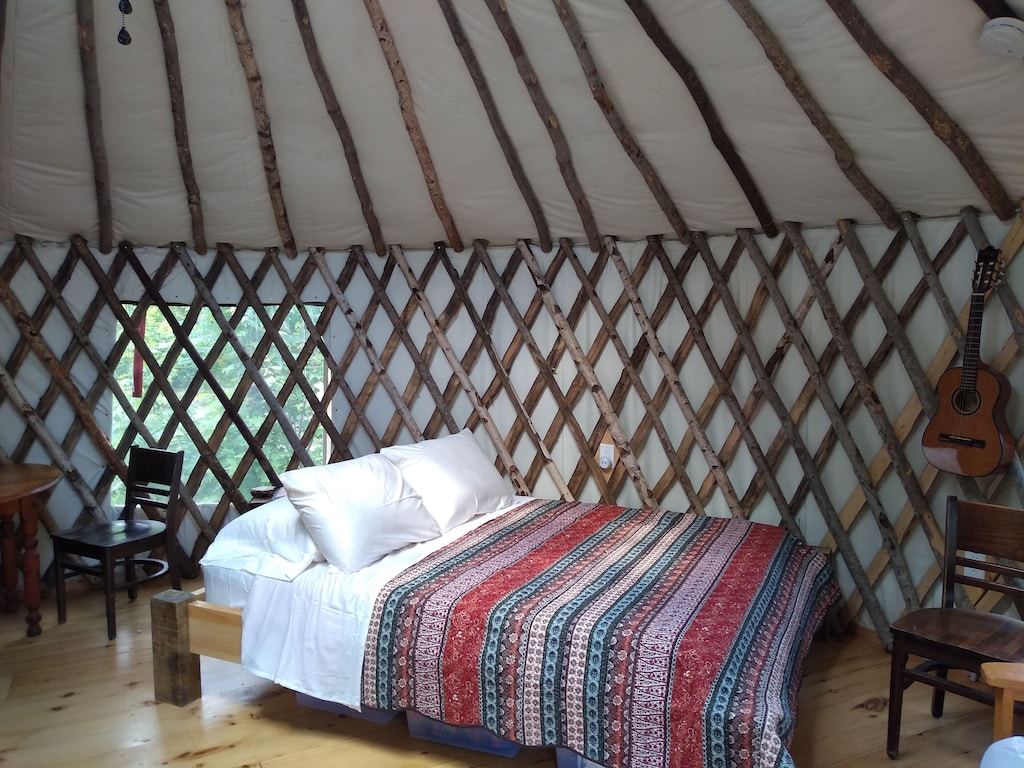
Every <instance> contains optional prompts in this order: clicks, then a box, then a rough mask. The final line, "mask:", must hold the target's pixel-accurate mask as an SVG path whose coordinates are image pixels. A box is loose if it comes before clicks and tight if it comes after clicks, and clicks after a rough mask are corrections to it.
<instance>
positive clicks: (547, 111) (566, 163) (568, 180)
mask: <svg viewBox="0 0 1024 768" xmlns="http://www.w3.org/2000/svg"><path fill="white" fill-rule="evenodd" d="M484 4H485V5H486V6H487V9H488V10H489V11H490V12H491V15H492V16H493V17H494V22H495V24H497V25H498V31H499V32H501V36H502V37H504V38H505V43H506V45H508V50H509V53H510V54H511V56H512V60H513V61H514V62H515V65H516V70H517V71H518V72H519V77H520V78H522V81H523V85H524V86H525V87H526V91H527V93H528V94H529V95H530V99H531V100H532V101H533V105H534V108H536V110H537V115H538V116H539V117H540V119H541V122H542V123H543V124H544V128H545V129H547V132H548V136H549V137H550V139H551V144H552V147H553V148H554V151H555V160H556V162H557V163H558V170H559V171H560V172H561V174H562V179H563V181H564V182H565V186H566V189H567V190H568V191H569V195H570V197H572V200H573V202H574V203H575V204H576V211H577V213H578V214H579V217H580V223H581V224H582V225H583V231H584V232H585V233H586V235H587V245H589V246H590V250H591V251H593V252H594V253H597V252H598V251H599V250H600V249H601V234H600V232H599V230H598V227H597V222H596V221H595V219H594V212H593V210H592V209H591V207H590V201H589V200H588V199H587V194H586V192H585V191H584V189H583V185H582V184H581V183H580V180H579V177H578V176H577V175H576V166H575V165H574V164H573V161H572V151H571V150H570V148H569V141H568V139H567V138H566V136H565V132H564V131H563V130H562V127H561V122H560V121H559V119H558V115H557V114H556V113H555V109H554V107H553V106H552V105H551V102H550V101H548V98H547V96H545V94H544V89H543V88H542V87H541V84H540V76H539V75H538V74H537V70H535V69H534V67H533V64H532V63H530V59H529V57H528V56H527V55H526V49H525V48H524V47H523V41H522V40H521V39H520V38H519V33H518V32H516V28H515V25H514V24H513V23H512V17H511V16H510V15H509V13H508V9H507V8H506V6H505V3H504V2H503V0H484ZM527 250H528V249H527Z"/></svg>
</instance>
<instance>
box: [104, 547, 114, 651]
mask: <svg viewBox="0 0 1024 768" xmlns="http://www.w3.org/2000/svg"><path fill="white" fill-rule="evenodd" d="M114 564H115V563H114V558H113V557H112V556H111V555H109V554H107V555H106V556H105V557H104V558H103V596H104V598H105V599H106V604H107V639H109V640H113V639H114V638H115V637H117V620H116V618H115V617H114Z"/></svg>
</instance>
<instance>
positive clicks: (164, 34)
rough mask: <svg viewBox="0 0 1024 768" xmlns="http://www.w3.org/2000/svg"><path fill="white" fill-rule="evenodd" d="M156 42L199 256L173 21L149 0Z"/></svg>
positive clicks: (201, 244)
mask: <svg viewBox="0 0 1024 768" xmlns="http://www.w3.org/2000/svg"><path fill="white" fill-rule="evenodd" d="M153 8H154V10H155V11H156V20H157V26H159V28H160V41H161V43H162V44H163V49H164V68H165V70H166V72H167V86H168V88H169V89H170V92H171V118H172V121H173V123H174V138H175V144H176V145H177V147H178V164H179V165H180V166H181V180H182V183H183V184H184V185H185V197H186V199H187V201H188V211H189V216H190V217H191V219H192V247H193V248H194V249H195V252H196V253H198V254H199V255H200V256H202V255H205V254H206V231H205V228H204V225H203V205H202V201H201V199H200V196H199V183H198V182H197V181H196V174H195V169H194V168H193V166H192V150H191V148H190V146H189V139H188V121H187V119H186V117H185V94H184V91H183V89H182V85H181V65H180V63H179V61H178V42H177V39H176V37H175V34H174V18H173V17H172V15H171V6H170V4H169V3H168V0H153Z"/></svg>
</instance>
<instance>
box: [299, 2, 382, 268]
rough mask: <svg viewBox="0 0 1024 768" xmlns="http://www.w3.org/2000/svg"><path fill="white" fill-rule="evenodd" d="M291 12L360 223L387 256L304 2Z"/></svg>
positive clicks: (376, 246) (345, 124)
mask: <svg viewBox="0 0 1024 768" xmlns="http://www.w3.org/2000/svg"><path fill="white" fill-rule="evenodd" d="M292 9H293V10H294V11H295V23H296V24H298V27H299V36H300V37H301V38H302V46H303V48H305V49H306V59H307V60H308V61H309V68H310V70H311V71H312V73H313V79H314V80H316V84H317V87H318V88H319V89H320V97H321V98H322V99H323V100H324V106H325V107H326V108H327V116H328V117H329V118H331V122H332V123H333V124H334V130H335V131H337V133H338V139H339V140H340V141H341V147H342V150H343V151H344V152H345V162H347V163H348V170H349V174H350V175H351V177H352V184H353V186H354V187H355V191H356V197H358V198H359V206H360V208H362V211H363V219H364V220H365V221H366V227H367V229H368V230H369V231H370V240H371V241H373V248H374V250H375V251H377V255H378V256H381V257H383V256H386V255H387V245H386V244H385V243H384V235H383V233H382V232H381V228H380V222H379V221H378V220H377V212H376V211H374V209H373V199H372V198H371V197H370V188H369V187H368V186H367V185H366V178H365V177H364V176H363V169H362V166H361V165H360V163H359V154H358V153H357V152H356V144H355V141H354V140H353V138H352V132H351V131H350V130H349V127H348V121H347V120H345V115H344V113H343V112H342V111H341V104H340V103H339V102H338V97H337V95H336V94H335V92H334V86H333V85H332V84H331V78H330V76H329V75H328V74H327V67H325V66H324V60H323V58H322V57H321V56H320V47H319V46H318V45H317V43H316V36H315V35H314V34H313V25H312V24H310V22H309V9H308V8H307V7H306V0H292Z"/></svg>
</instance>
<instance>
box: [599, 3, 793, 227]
mask: <svg viewBox="0 0 1024 768" xmlns="http://www.w3.org/2000/svg"><path fill="white" fill-rule="evenodd" d="M626 5H628V6H629V9H630V10H631V11H633V15H634V16H636V20H637V21H638V22H639V23H640V26H641V27H643V30H644V32H646V33H647V36H648V37H649V38H651V42H652V43H654V45H655V47H656V48H657V49H658V50H659V51H661V55H662V56H664V57H665V61H667V62H668V63H669V65H670V66H671V67H672V69H674V70H675V71H676V74H677V75H679V79H681V80H682V81H683V84H684V85H685V86H686V88H687V90H688V91H689V92H690V97H691V98H692V99H693V103H694V105H695V106H696V107H697V110H698V111H699V112H700V114H701V117H703V118H704V124H705V125H706V126H707V129H708V134H709V135H710V136H711V143H712V144H714V145H715V149H717V150H718V153H719V154H720V155H721V156H722V159H723V160H724V161H725V164H726V165H727V166H728V167H729V170H730V171H732V175H733V178H735V179H736V182H737V183H738V184H739V185H740V189H741V190H743V194H744V195H745V196H746V198H747V202H748V203H749V204H750V208H751V209H752V210H753V212H754V215H755V216H756V217H757V220H758V222H759V223H760V224H761V229H762V231H763V232H764V233H765V234H766V235H767V236H768V237H776V236H777V235H778V234H779V228H778V227H777V226H776V224H775V221H774V219H772V214H771V211H769V210H768V204H767V203H766V202H765V199H764V195H762V194H761V190H760V189H759V188H758V186H757V182H756V181H754V177H753V176H752V175H751V173H750V170H749V169H748V168H747V165H746V163H744V162H743V158H741V157H740V153H739V152H737V151H736V145H734V144H733V143H732V139H731V138H729V133H728V132H727V131H726V130H725V126H723V125H722V119H721V118H720V117H719V116H718V110H717V109H715V105H714V103H713V102H712V101H711V95H710V94H709V93H708V92H707V89H706V88H705V87H704V83H702V82H701V79H700V76H699V75H698V74H697V70H696V69H694V67H693V65H692V64H690V62H689V60H688V59H687V58H686V56H685V55H684V54H683V52H682V51H681V50H680V49H679V47H678V46H677V45H676V44H675V42H673V40H672V38H671V37H669V35H668V33H667V32H666V31H665V28H664V27H662V26H661V24H659V23H658V20H657V18H656V17H655V15H654V14H653V13H652V12H651V9H650V8H648V7H647V3H645V2H644V0H626ZM591 88H593V86H591ZM595 98H596V96H595ZM598 103H600V101H599V102H598ZM669 221H671V219H669ZM677 234H678V233H677ZM681 239H682V240H683V242H687V241H688V240H689V236H688V235H687V237H686V238H681Z"/></svg>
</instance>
